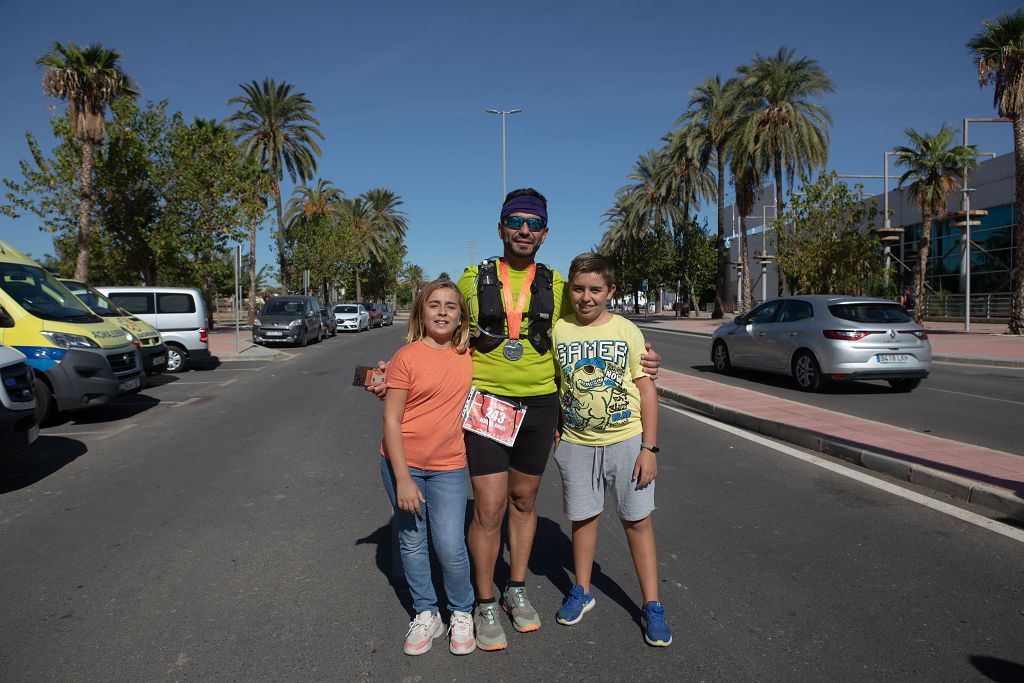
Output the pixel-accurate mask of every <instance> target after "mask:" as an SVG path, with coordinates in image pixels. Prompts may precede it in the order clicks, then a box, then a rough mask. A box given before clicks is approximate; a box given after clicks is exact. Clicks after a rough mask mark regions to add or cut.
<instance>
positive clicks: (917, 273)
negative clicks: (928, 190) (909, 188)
mask: <svg viewBox="0 0 1024 683" xmlns="http://www.w3.org/2000/svg"><path fill="white" fill-rule="evenodd" d="M931 239H932V213H931V211H929V210H928V209H926V208H924V207H921V238H920V239H919V240H918V241H917V263H916V264H914V320H916V321H917V322H921V318H923V317H924V316H923V315H922V313H923V311H924V283H925V278H926V277H927V275H928V272H927V271H928V247H929V245H930V243H931Z"/></svg>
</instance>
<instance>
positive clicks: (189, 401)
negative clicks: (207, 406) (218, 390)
mask: <svg viewBox="0 0 1024 683" xmlns="http://www.w3.org/2000/svg"><path fill="white" fill-rule="evenodd" d="M201 400H202V398H201V397H199V396H193V397H192V398H186V399H185V400H184V401H176V403H177V405H173V406H171V407H172V408H180V407H182V406H187V405H190V404H192V403H195V402H196V401H201Z"/></svg>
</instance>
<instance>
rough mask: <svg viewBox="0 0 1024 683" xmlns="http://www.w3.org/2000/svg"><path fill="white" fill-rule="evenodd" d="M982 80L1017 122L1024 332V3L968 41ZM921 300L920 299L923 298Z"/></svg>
mask: <svg viewBox="0 0 1024 683" xmlns="http://www.w3.org/2000/svg"><path fill="white" fill-rule="evenodd" d="M967 49H968V50H970V51H971V55H972V57H973V58H974V63H975V65H976V66H977V67H978V83H979V85H981V86H982V87H984V86H985V85H987V84H989V83H991V84H993V85H994V86H995V90H994V92H993V101H992V104H993V106H995V108H996V110H997V111H998V112H999V115H1000V116H1003V117H1005V118H1008V119H1010V121H1011V122H1012V124H1013V161H1014V170H1015V174H1014V175H1015V181H1014V182H1015V185H1014V188H1015V196H1016V204H1017V229H1016V238H1015V240H1014V242H1015V245H1014V264H1013V270H1012V274H1013V275H1012V285H1011V286H1010V324H1009V327H1008V332H1009V333H1010V334H1017V335H1022V334H1024V229H1022V227H1021V225H1022V223H1024V221H1022V220H1021V218H1020V217H1021V216H1024V7H1022V8H1018V9H1016V10H1014V11H1012V12H1008V13H1003V14H1000V15H998V16H997V17H996V18H995V19H992V20H990V21H986V22H984V23H983V28H982V30H980V31H978V33H976V34H975V35H974V36H973V37H972V38H971V39H970V40H969V41H968V42H967ZM919 301H920V299H919Z"/></svg>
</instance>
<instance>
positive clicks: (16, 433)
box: [0, 312, 39, 457]
mask: <svg viewBox="0 0 1024 683" xmlns="http://www.w3.org/2000/svg"><path fill="white" fill-rule="evenodd" d="M13 326H14V318H12V317H11V316H10V315H9V314H8V313H6V312H4V313H3V315H2V316H0V327H13ZM0 380H2V381H0V457H6V456H9V455H14V454H15V453H17V452H18V451H21V450H23V449H25V448H27V447H28V446H29V445H30V444H31V443H32V442H33V441H35V440H36V439H37V438H39V422H38V421H37V420H36V382H35V377H34V376H33V374H32V368H30V367H29V366H28V365H27V364H26V363H25V356H24V355H23V354H21V353H20V352H18V351H15V350H14V349H12V348H10V347H8V346H4V345H3V344H0Z"/></svg>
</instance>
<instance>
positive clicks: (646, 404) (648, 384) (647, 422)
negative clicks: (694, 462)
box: [631, 375, 658, 491]
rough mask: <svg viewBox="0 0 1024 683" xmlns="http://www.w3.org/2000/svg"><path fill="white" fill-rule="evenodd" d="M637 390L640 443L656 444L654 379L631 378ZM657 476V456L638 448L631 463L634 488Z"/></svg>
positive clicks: (646, 483)
mask: <svg viewBox="0 0 1024 683" xmlns="http://www.w3.org/2000/svg"><path fill="white" fill-rule="evenodd" d="M633 382H634V383H635V384H636V388H637V391H639V392H640V424H641V425H643V429H644V432H643V436H642V437H641V439H640V441H641V443H645V444H648V445H651V446H657V445H658V390H657V388H655V386H654V380H653V379H652V378H651V377H649V376H648V375H644V376H643V377H638V378H637V379H635V380H633ZM657 476H658V458H657V456H655V455H654V453H652V452H651V451H649V450H647V449H646V448H641V449H640V454H639V455H638V456H637V458H636V464H635V465H633V476H632V479H631V481H635V482H636V490H637V491H639V490H640V489H642V488H646V487H647V486H648V485H649V484H650V483H651V482H652V481H654V478H655V477H657Z"/></svg>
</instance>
